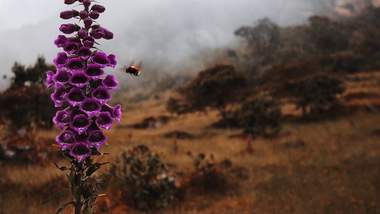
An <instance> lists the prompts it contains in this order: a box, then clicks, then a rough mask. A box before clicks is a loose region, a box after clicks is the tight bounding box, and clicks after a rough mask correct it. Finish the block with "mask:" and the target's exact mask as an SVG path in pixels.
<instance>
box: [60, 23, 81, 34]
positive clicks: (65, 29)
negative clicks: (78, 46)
mask: <svg viewBox="0 0 380 214" xmlns="http://www.w3.org/2000/svg"><path fill="white" fill-rule="evenodd" d="M79 29H80V27H79V26H78V25H76V24H62V25H61V27H59V30H60V31H61V32H62V33H65V34H72V33H74V32H75V31H78V30H79Z"/></svg>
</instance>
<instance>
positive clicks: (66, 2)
mask: <svg viewBox="0 0 380 214" xmlns="http://www.w3.org/2000/svg"><path fill="white" fill-rule="evenodd" d="M76 1H77V0H65V4H74V3H75V2H76Z"/></svg>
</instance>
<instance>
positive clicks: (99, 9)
mask: <svg viewBox="0 0 380 214" xmlns="http://www.w3.org/2000/svg"><path fill="white" fill-rule="evenodd" d="M91 10H92V11H96V12H98V13H103V12H104V11H105V10H106V8H105V7H103V6H102V5H98V4H95V5H93V6H92V7H91Z"/></svg>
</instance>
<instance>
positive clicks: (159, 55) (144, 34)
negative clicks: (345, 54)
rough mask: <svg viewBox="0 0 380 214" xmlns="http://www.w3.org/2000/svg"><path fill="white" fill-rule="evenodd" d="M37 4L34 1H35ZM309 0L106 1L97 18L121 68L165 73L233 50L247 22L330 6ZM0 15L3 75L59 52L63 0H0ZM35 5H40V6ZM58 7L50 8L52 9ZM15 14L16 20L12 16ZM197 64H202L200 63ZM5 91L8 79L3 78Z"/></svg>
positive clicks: (290, 19)
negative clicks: (137, 66) (110, 34)
mask: <svg viewBox="0 0 380 214" xmlns="http://www.w3.org/2000/svg"><path fill="white" fill-rule="evenodd" d="M32 2H34V3H32ZM320 2H321V3H322V4H315V1H309V0H294V1H283V0H267V1H261V0H237V1H228V0H210V1H207V2H205V1H199V0H186V1H175V0H160V1H158V0H142V1H128V2H126V1H117V0H108V1H106V2H104V5H105V6H106V7H107V10H108V11H107V13H105V15H104V16H103V17H102V18H101V19H100V20H99V22H100V23H101V24H103V25H104V26H106V27H107V28H109V29H111V30H113V31H114V33H115V39H114V40H112V41H107V42H104V44H102V47H103V48H104V49H105V50H110V51H112V52H114V53H116V54H117V55H118V59H119V66H122V65H123V64H127V63H129V62H131V61H132V60H136V61H143V62H144V66H146V67H147V68H150V67H157V66H158V65H159V66H160V67H161V69H163V70H166V71H169V72H170V71H173V70H178V69H187V68H189V67H190V66H192V65H193V63H194V60H199V59H201V58H202V56H199V55H198V53H200V52H203V51H207V50H212V49H215V48H223V47H233V46H234V44H236V43H237V41H238V40H237V38H235V37H234V35H233V31H234V30H236V29H237V28H238V27H239V26H241V25H244V24H249V23H253V22H254V21H255V20H257V19H259V18H262V17H269V18H271V19H272V20H274V21H275V22H277V23H279V24H280V25H292V24H297V23H301V22H304V21H305V20H307V18H308V17H309V16H310V15H313V14H314V13H317V12H320V11H321V10H322V9H323V8H324V7H323V6H326V4H325V3H323V2H326V1H325V0H320ZM2 4H4V7H3V9H1V10H2V11H1V12H2V13H1V16H0V23H2V24H3V25H2V27H0V32H1V34H0V50H1V51H0V75H1V76H2V75H4V74H7V75H9V74H10V68H11V66H12V64H13V63H14V62H15V61H18V62H21V63H23V64H31V63H33V62H34V61H35V59H36V57H37V56H38V55H43V56H45V57H46V58H47V60H48V61H50V60H51V59H52V58H53V56H54V54H55V53H56V52H57V50H58V49H56V48H55V47H54V45H53V44H52V41H53V40H54V39H55V37H56V35H57V34H58V30H57V28H58V24H59V23H63V22H62V21H61V20H59V19H58V17H57V16H58V15H56V14H58V11H59V10H60V9H62V8H65V5H63V3H60V2H58V1H57V2H48V0H38V4H37V3H36V1H35V0H34V1H31V0H23V1H22V4H23V5H24V6H23V7H18V5H20V2H17V3H16V2H14V1H11V0H2ZM35 5H39V6H38V7H37V6H35ZM327 5H328V4H327ZM54 7H55V9H52V8H54ZM15 13H17V14H18V15H17V16H13V15H12V14H15ZM198 63H199V62H198ZM1 81H2V82H0V88H1V89H4V88H5V87H6V85H7V83H6V82H7V80H1Z"/></svg>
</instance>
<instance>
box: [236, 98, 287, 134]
mask: <svg viewBox="0 0 380 214" xmlns="http://www.w3.org/2000/svg"><path fill="white" fill-rule="evenodd" d="M236 114H237V116H236V117H237V119H238V122H239V124H240V127H241V128H243V129H244V132H245V133H246V134H250V135H256V136H257V135H263V136H272V135H275V134H277V133H278V132H279V131H280V129H281V123H280V119H281V109H280V106H279V105H278V103H277V102H275V101H274V100H273V99H271V98H268V97H258V98H255V99H250V100H248V101H246V102H244V103H243V105H242V106H241V108H240V109H239V110H238V111H237V113H236Z"/></svg>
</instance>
